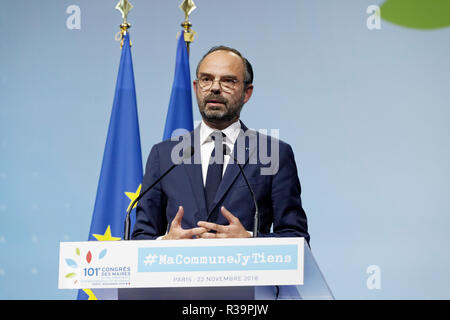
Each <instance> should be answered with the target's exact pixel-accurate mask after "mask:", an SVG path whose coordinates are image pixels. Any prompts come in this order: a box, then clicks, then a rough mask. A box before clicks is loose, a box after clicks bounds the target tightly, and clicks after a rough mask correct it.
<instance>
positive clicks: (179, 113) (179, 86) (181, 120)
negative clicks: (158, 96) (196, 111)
mask: <svg viewBox="0 0 450 320" xmlns="http://www.w3.org/2000/svg"><path fill="white" fill-rule="evenodd" d="M183 32H184V31H182V32H181V35H180V37H179V38H178V46H177V56H176V62H175V76H174V79H173V85H172V93H171V95H170V102H169V109H168V111H167V117H166V126H165V128H164V136H163V140H166V139H169V138H170V137H171V136H172V134H174V131H175V130H177V132H175V134H174V136H178V135H181V134H183V133H185V132H182V130H179V129H184V130H187V131H191V130H193V129H194V120H193V117H192V95H191V73H190V69H189V56H188V52H187V47H186V43H185V42H184V36H183Z"/></svg>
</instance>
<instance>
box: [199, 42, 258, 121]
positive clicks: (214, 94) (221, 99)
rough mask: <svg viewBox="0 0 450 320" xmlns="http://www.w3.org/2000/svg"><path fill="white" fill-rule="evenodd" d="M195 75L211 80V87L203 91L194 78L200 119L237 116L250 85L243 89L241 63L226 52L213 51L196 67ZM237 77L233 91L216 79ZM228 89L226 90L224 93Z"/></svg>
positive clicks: (226, 119)
mask: <svg viewBox="0 0 450 320" xmlns="http://www.w3.org/2000/svg"><path fill="white" fill-rule="evenodd" d="M197 76H198V78H199V79H200V78H201V77H203V76H208V77H210V78H211V79H214V80H215V81H214V82H213V84H212V86H211V88H209V89H207V90H205V89H203V88H201V87H200V85H199V83H198V82H197V81H194V89H195V93H196V96H197V103H198V107H199V110H200V114H201V115H202V117H203V119H204V120H206V121H209V122H212V123H227V122H232V121H234V120H236V119H238V118H239V115H240V112H241V109H242V107H243V105H244V104H245V103H246V102H247V101H248V100H249V99H250V96H251V94H252V89H253V86H252V85H249V86H248V88H246V90H244V86H245V84H244V64H243V62H242V59H241V58H240V57H239V56H238V55H236V54H234V53H233V52H230V51H223V50H219V51H214V52H212V53H210V54H209V55H207V56H206V57H205V59H204V60H203V61H202V63H201V64H200V66H199V70H198V75H197ZM233 79H235V80H237V82H236V84H235V88H234V89H233V90H231V91H230V90H225V91H224V90H223V88H222V87H221V86H220V83H219V80H225V81H231V80H233ZM227 91H229V92H227Z"/></svg>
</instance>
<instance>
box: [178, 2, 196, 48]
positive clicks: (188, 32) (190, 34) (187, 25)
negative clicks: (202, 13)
mask: <svg viewBox="0 0 450 320" xmlns="http://www.w3.org/2000/svg"><path fill="white" fill-rule="evenodd" d="M196 8H197V6H196V5H195V3H194V1H193V0H183V2H182V3H181V4H180V9H181V10H183V12H184V22H183V23H182V24H181V26H182V27H183V29H184V32H183V34H184V41H185V42H186V46H187V50H188V53H189V44H190V43H191V42H193V41H194V35H195V34H196V32H195V31H194V30H192V29H191V27H192V24H191V22H190V21H189V15H190V14H191V13H192V11H194V10H195V9H196Z"/></svg>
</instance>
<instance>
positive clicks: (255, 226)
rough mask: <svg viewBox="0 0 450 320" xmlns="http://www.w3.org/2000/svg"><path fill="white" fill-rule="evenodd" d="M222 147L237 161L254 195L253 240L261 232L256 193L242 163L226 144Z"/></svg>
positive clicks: (224, 152)
mask: <svg viewBox="0 0 450 320" xmlns="http://www.w3.org/2000/svg"><path fill="white" fill-rule="evenodd" d="M222 146H223V154H224V155H228V156H230V157H232V158H233V159H234V161H236V163H237V165H238V166H239V170H240V171H241V174H242V176H243V177H244V180H245V183H246V184H247V187H248V190H250V193H251V195H252V199H253V203H254V204H255V215H254V217H253V221H254V222H253V238H256V237H257V236H258V230H259V212H258V203H257V202H256V197H255V193H254V192H253V189H252V187H251V185H250V183H249V182H248V180H247V176H246V175H245V173H244V169H242V166H241V165H240V163H239V162H238V161H237V160H236V158H235V157H234V156H233V154H232V153H231V150H230V148H229V147H228V146H227V145H226V144H223V145H222Z"/></svg>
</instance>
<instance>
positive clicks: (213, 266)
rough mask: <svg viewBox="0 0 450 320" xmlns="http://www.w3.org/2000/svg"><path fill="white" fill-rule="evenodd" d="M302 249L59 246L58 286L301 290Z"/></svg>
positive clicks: (285, 242) (193, 243)
mask: <svg viewBox="0 0 450 320" xmlns="http://www.w3.org/2000/svg"><path fill="white" fill-rule="evenodd" d="M306 247H307V246H306ZM304 248H305V241H304V239H303V238H250V239H223V240H222V239H196V240H174V241H155V240H149V241H143V240H139V241H85V242H61V243H60V259H59V282H58V287H59V288H60V289H81V288H83V289H86V288H90V289H95V288H164V287H227V286H229V287H236V286H270V285H302V284H303V273H304V272H303V268H304Z"/></svg>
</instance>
